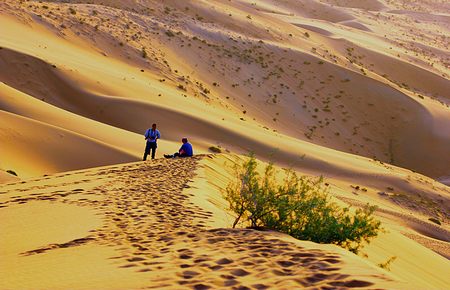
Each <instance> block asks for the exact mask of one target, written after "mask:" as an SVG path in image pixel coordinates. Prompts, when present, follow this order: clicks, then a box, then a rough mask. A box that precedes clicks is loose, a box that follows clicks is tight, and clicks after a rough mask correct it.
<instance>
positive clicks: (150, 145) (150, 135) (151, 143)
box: [143, 124, 161, 161]
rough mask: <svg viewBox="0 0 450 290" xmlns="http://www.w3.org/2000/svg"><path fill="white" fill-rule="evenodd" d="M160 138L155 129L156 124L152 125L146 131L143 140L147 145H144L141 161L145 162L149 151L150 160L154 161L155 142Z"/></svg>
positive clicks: (156, 145)
mask: <svg viewBox="0 0 450 290" xmlns="http://www.w3.org/2000/svg"><path fill="white" fill-rule="evenodd" d="M160 138H161V134H160V133H159V131H158V130H157V129H156V124H153V125H152V128H151V129H148V130H147V131H146V132H145V140H147V144H146V145H145V152H144V158H143V160H144V161H145V160H147V155H149V154H150V150H151V151H152V159H155V154H156V148H157V147H158V144H157V140H158V139H160Z"/></svg>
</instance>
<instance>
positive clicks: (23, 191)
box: [0, 157, 407, 289]
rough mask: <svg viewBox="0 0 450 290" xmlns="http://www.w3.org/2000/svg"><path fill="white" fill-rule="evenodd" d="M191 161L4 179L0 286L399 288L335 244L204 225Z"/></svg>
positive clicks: (209, 216) (206, 218)
mask: <svg viewBox="0 0 450 290" xmlns="http://www.w3.org/2000/svg"><path fill="white" fill-rule="evenodd" d="M200 160H201V158H200V157H196V158H192V159H181V160H157V161H155V162H151V163H150V162H148V163H135V164H127V165H121V166H113V167H104V168H98V169H92V170H88V171H80V172H73V173H66V174H61V175H56V176H52V177H47V178H42V179H35V180H31V181H29V182H27V183H24V184H8V185H6V186H5V187H4V188H3V189H2V192H1V195H0V198H1V208H0V216H1V220H2V228H1V229H2V233H1V235H0V236H1V247H0V248H1V259H0V261H1V262H0V263H1V267H0V269H1V270H0V271H1V274H0V276H1V277H2V279H1V280H0V281H1V282H0V287H1V288H8V289H18V288H28V289H29V288H46V289H49V288H50V289H64V288H72V289H89V288H93V287H101V288H108V289H123V288H140V287H144V288H155V287H156V288H179V287H181V286H183V287H188V288H193V289H208V288H221V287H225V286H248V287H252V288H256V289H266V288H269V287H277V288H291V287H301V286H323V287H325V286H326V285H328V286H329V287H338V286H342V287H358V288H360V287H369V286H370V287H376V288H391V289H392V288H406V286H407V284H406V283H404V282H403V283H400V282H399V281H398V280H397V279H396V278H395V277H393V276H392V275H389V274H388V273H387V272H384V271H382V270H381V269H376V268H375V267H373V266H370V265H369V264H368V263H367V262H364V261H363V260H362V259H361V258H359V257H357V256H355V255H353V254H350V253H349V252H346V251H344V250H341V249H339V248H337V247H335V246H325V245H317V244H314V243H309V242H299V241H296V240H294V239H292V238H289V237H287V236H285V235H281V234H277V233H270V232H257V231H254V230H244V229H236V230H231V229H226V228H217V227H212V226H208V222H210V221H214V219H215V218H217V216H216V215H215V214H214V213H213V212H210V211H208V210H206V209H203V208H201V207H199V206H198V205H197V204H196V203H195V202H194V203H193V200H195V198H200V199H202V194H201V193H200V191H198V190H195V189H193V188H192V186H193V185H191V183H189V181H190V180H192V178H193V177H194V174H195V170H196V168H197V167H198V163H199V162H200ZM202 163H203V161H202ZM194 192H196V193H195V194H194ZM216 198H220V195H217V196H216ZM216 222H219V223H222V224H223V225H226V221H224V220H217V221H216Z"/></svg>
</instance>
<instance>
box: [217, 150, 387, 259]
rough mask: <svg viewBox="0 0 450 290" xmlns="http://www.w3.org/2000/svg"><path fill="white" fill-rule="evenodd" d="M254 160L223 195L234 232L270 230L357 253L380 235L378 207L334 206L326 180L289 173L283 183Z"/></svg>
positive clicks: (238, 171)
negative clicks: (242, 227)
mask: <svg viewBox="0 0 450 290" xmlns="http://www.w3.org/2000/svg"><path fill="white" fill-rule="evenodd" d="M257 166H258V163H257V161H256V159H255V157H254V156H253V155H250V157H249V158H248V160H247V161H245V162H244V163H243V164H241V165H236V168H235V170H236V172H235V173H236V180H234V181H233V182H231V183H230V184H229V185H228V186H227V188H226V191H225V193H224V197H225V199H226V200H227V201H228V203H229V208H230V209H231V210H232V211H233V212H234V213H235V214H236V219H235V221H234V223H233V227H236V226H237V225H238V224H243V225H246V226H249V227H251V228H256V229H261V228H263V229H271V230H276V231H280V232H283V233H286V234H289V235H291V236H293V237H295V238H297V239H302V240H309V241H313V242H317V243H332V244H336V245H339V246H341V247H343V248H346V249H348V250H350V251H352V252H355V253H356V252H358V250H359V249H360V248H361V247H362V246H363V244H364V243H368V242H370V240H371V239H372V238H374V237H376V236H377V235H378V232H379V231H380V230H381V223H380V222H379V221H377V220H375V219H374V217H373V215H372V214H373V212H374V211H375V209H376V207H373V206H369V205H367V206H366V207H364V208H362V209H357V210H356V211H355V212H354V213H351V212H350V208H348V207H347V208H340V207H339V206H338V205H337V204H336V203H334V202H332V201H331V200H330V197H329V195H328V193H327V189H326V187H325V186H324V185H323V179H322V178H316V179H314V178H308V177H305V176H297V175H296V173H295V172H293V171H292V170H286V172H285V178H284V180H283V182H282V183H279V182H277V175H278V174H279V172H277V171H276V170H275V168H274V167H273V165H272V164H269V165H268V166H267V167H266V168H265V171H264V175H263V176H260V175H259V173H258V171H257Z"/></svg>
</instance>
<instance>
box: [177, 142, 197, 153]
mask: <svg viewBox="0 0 450 290" xmlns="http://www.w3.org/2000/svg"><path fill="white" fill-rule="evenodd" d="M182 152H183V155H185V156H193V155H194V149H192V145H191V143H189V142H187V143H184V144H183V145H181V148H180V151H179V153H180V154H181V153H182Z"/></svg>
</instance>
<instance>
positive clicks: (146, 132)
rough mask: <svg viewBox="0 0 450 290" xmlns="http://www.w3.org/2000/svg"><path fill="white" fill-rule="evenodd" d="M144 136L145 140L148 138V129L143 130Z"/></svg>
mask: <svg viewBox="0 0 450 290" xmlns="http://www.w3.org/2000/svg"><path fill="white" fill-rule="evenodd" d="M144 136H145V140H147V139H148V130H147V131H145V134H144Z"/></svg>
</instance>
